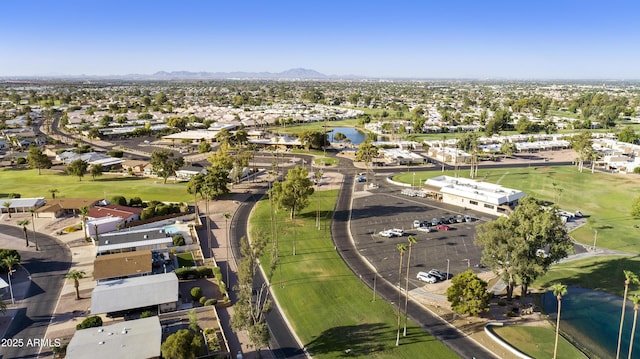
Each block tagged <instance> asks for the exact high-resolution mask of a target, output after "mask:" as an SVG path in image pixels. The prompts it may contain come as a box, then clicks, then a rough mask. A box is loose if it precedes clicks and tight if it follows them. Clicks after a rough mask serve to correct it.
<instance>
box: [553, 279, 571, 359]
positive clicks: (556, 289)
mask: <svg viewBox="0 0 640 359" xmlns="http://www.w3.org/2000/svg"><path fill="white" fill-rule="evenodd" d="M550 289H551V290H552V291H553V295H554V296H555V297H556V299H557V300H558V315H557V317H556V340H555V344H554V345H553V359H556V358H557V354H558V337H559V336H560V311H561V309H562V297H563V296H564V295H566V294H567V286H566V285H564V284H562V283H556V284H554V285H552V286H551V288H550Z"/></svg>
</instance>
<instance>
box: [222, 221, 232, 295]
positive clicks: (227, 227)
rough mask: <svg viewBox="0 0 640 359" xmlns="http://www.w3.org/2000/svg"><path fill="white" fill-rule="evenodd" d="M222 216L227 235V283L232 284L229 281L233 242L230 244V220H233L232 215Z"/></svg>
mask: <svg viewBox="0 0 640 359" xmlns="http://www.w3.org/2000/svg"><path fill="white" fill-rule="evenodd" d="M222 216H223V217H224V230H225V233H226V235H227V283H231V282H230V281H229V247H230V246H231V242H229V218H231V215H230V214H229V213H224V214H223V215H222Z"/></svg>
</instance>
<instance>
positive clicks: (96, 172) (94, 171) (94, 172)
mask: <svg viewBox="0 0 640 359" xmlns="http://www.w3.org/2000/svg"><path fill="white" fill-rule="evenodd" d="M102 170H103V169H102V165H101V164H99V163H96V164H93V165H91V168H90V169H89V173H90V174H91V178H93V180H94V181H95V180H96V177H98V176H102Z"/></svg>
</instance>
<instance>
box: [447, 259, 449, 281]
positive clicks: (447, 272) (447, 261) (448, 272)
mask: <svg viewBox="0 0 640 359" xmlns="http://www.w3.org/2000/svg"><path fill="white" fill-rule="evenodd" d="M447 279H449V259H448V258H447Z"/></svg>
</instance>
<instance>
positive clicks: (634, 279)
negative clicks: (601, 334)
mask: <svg viewBox="0 0 640 359" xmlns="http://www.w3.org/2000/svg"><path fill="white" fill-rule="evenodd" d="M622 272H623V273H624V296H623V297H622V314H621V315H620V330H619V331H618V349H617V350H616V358H619V357H620V344H622V327H623V325H624V313H625V309H626V305H627V294H628V293H629V285H630V284H636V285H638V284H640V279H638V276H637V275H636V274H635V273H633V272H632V271H630V270H623V271H622ZM632 343H633V342H632Z"/></svg>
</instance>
